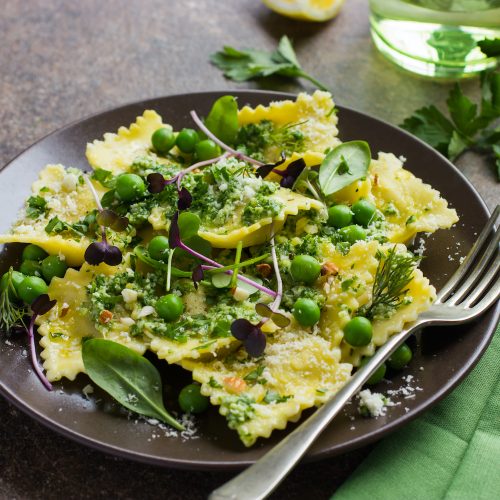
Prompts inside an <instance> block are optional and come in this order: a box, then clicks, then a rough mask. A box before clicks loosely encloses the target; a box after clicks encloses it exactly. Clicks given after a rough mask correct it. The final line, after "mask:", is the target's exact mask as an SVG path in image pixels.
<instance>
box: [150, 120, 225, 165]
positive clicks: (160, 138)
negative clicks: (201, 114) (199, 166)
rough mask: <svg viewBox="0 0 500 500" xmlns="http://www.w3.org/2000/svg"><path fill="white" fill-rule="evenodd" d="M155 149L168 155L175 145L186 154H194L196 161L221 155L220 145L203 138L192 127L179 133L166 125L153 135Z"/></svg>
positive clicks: (161, 153) (152, 141) (152, 140)
mask: <svg viewBox="0 0 500 500" xmlns="http://www.w3.org/2000/svg"><path fill="white" fill-rule="evenodd" d="M151 143H152V145H153V148H154V150H155V151H156V152H157V153H158V154H160V155H166V154H167V153H168V152H169V151H170V150H171V149H172V148H173V147H174V146H177V147H178V148H179V150H180V151H181V152H182V153H184V154H189V155H191V154H192V155H194V159H195V161H205V160H211V159H212V158H216V157H217V156H220V154H221V149H220V147H219V146H218V145H217V144H216V143H215V142H214V141H212V140H211V139H201V140H200V137H199V135H198V132H196V130H194V129H192V128H183V129H182V130H181V131H180V132H178V133H177V134H176V133H175V132H174V131H173V129H172V127H170V126H166V127H161V128H159V129H158V130H156V131H155V132H154V133H153V135H152V136H151Z"/></svg>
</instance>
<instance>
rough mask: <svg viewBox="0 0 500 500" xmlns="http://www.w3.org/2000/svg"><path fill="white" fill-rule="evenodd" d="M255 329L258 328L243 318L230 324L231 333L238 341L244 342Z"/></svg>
mask: <svg viewBox="0 0 500 500" xmlns="http://www.w3.org/2000/svg"><path fill="white" fill-rule="evenodd" d="M255 328H257V329H259V330H260V328H259V327H258V326H256V325H254V324H252V323H250V321H248V320H247V319H244V318H239V319H235V320H234V321H233V322H232V323H231V333H232V334H233V337H234V338H236V339H238V340H245V339H246V338H247V337H248V336H249V335H250V332H252V331H253V330H254V329H255Z"/></svg>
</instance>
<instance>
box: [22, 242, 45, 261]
mask: <svg viewBox="0 0 500 500" xmlns="http://www.w3.org/2000/svg"><path fill="white" fill-rule="evenodd" d="M47 255H49V254H48V253H47V252H46V251H45V250H44V249H43V248H40V247H39V246H38V245H31V244H30V245H28V246H26V247H24V250H23V253H22V255H21V259H22V260H36V261H41V260H43V259H45V257H47Z"/></svg>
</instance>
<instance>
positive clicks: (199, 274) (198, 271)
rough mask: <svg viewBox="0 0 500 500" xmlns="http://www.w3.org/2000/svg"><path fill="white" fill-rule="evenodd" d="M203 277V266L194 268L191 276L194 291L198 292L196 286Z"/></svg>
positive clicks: (199, 265)
mask: <svg viewBox="0 0 500 500" xmlns="http://www.w3.org/2000/svg"><path fill="white" fill-rule="evenodd" d="M204 277H205V273H204V271H203V266H202V265H201V264H198V265H197V266H195V267H194V269H193V272H192V274H191V279H192V280H193V284H194V287H195V289H196V290H198V284H199V283H200V281H202V280H203V278H204Z"/></svg>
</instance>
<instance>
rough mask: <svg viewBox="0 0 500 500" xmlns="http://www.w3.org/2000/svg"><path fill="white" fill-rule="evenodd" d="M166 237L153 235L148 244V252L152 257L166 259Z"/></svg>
mask: <svg viewBox="0 0 500 500" xmlns="http://www.w3.org/2000/svg"><path fill="white" fill-rule="evenodd" d="M168 251H169V246H168V238H167V237H166V236H155V237H154V238H153V239H152V240H151V241H150V242H149V245H148V252H149V255H150V256H151V258H152V259H155V260H162V261H164V262H166V261H167V260H168Z"/></svg>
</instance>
